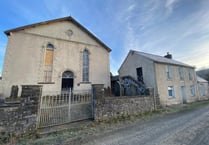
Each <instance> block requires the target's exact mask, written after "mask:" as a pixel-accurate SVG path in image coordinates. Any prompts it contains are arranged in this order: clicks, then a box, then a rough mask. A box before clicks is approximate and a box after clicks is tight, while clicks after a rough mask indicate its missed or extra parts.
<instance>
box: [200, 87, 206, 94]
mask: <svg viewBox="0 0 209 145" xmlns="http://www.w3.org/2000/svg"><path fill="white" fill-rule="evenodd" d="M200 92H201V96H205V85H204V84H200Z"/></svg>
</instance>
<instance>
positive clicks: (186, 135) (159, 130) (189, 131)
mask: <svg viewBox="0 0 209 145" xmlns="http://www.w3.org/2000/svg"><path fill="white" fill-rule="evenodd" d="M86 145H209V106H205V107H201V108H197V109H193V110H189V111H183V112H178V113H172V114H168V115H165V116H161V117H156V118H153V119H151V120H149V121H147V122H144V123H142V122H138V123H135V124H134V125H131V126H128V127H125V128H122V129H118V130H116V131H113V132H110V133H106V134H104V135H102V134H101V135H98V136H97V137H96V138H94V139H92V140H88V141H86Z"/></svg>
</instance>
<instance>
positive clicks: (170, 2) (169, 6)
mask: <svg viewBox="0 0 209 145" xmlns="http://www.w3.org/2000/svg"><path fill="white" fill-rule="evenodd" d="M177 1H178V0H166V1H165V8H166V12H167V15H170V14H172V12H173V7H174V5H175V3H176V2H177Z"/></svg>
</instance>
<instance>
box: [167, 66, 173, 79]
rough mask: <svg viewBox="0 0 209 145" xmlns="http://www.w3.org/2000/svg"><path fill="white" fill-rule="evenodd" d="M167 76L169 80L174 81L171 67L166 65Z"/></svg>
mask: <svg viewBox="0 0 209 145" xmlns="http://www.w3.org/2000/svg"><path fill="white" fill-rule="evenodd" d="M166 76H167V79H169V80H170V79H172V73H171V66H170V65H166Z"/></svg>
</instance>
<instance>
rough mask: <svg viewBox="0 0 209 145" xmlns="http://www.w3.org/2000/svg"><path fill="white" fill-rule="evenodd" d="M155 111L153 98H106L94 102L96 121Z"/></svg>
mask: <svg viewBox="0 0 209 145" xmlns="http://www.w3.org/2000/svg"><path fill="white" fill-rule="evenodd" d="M152 110H154V102H153V97H152V96H135V97H134V96H131V97H130V96H123V97H106V98H103V99H100V100H95V101H94V119H95V120H96V121H105V120H111V119H114V118H120V117H126V116H132V115H139V114H142V113H144V112H148V111H152Z"/></svg>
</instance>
